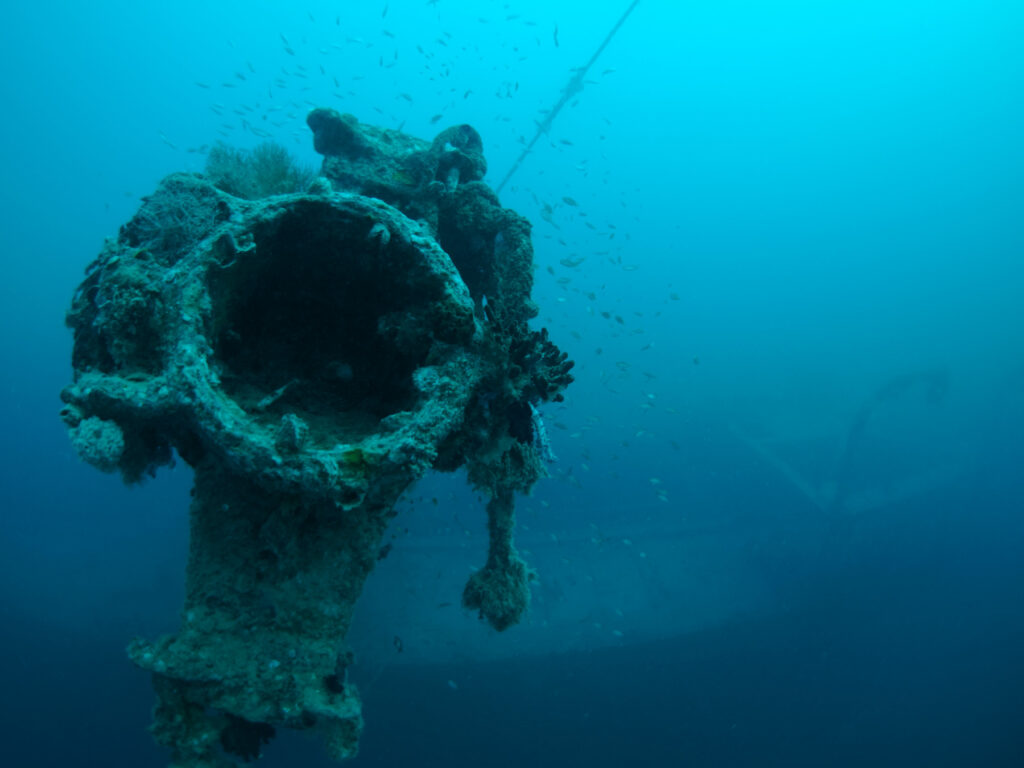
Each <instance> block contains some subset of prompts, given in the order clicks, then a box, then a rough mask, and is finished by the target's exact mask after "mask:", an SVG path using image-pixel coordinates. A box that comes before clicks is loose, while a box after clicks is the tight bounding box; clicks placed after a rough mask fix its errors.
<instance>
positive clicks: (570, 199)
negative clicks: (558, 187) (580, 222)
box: [562, 196, 579, 208]
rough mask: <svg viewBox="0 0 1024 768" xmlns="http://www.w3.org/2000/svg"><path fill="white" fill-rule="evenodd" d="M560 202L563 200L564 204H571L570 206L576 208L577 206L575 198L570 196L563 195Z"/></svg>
mask: <svg viewBox="0 0 1024 768" xmlns="http://www.w3.org/2000/svg"><path fill="white" fill-rule="evenodd" d="M562 202H563V203H565V204H566V205H571V206H572V207H573V208H576V207H578V206H579V203H577V202H576V201H575V200H573V199H572V198H571V197H569V196H565V197H563V198H562Z"/></svg>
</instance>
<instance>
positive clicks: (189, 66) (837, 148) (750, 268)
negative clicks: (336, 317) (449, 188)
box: [0, 0, 1024, 768]
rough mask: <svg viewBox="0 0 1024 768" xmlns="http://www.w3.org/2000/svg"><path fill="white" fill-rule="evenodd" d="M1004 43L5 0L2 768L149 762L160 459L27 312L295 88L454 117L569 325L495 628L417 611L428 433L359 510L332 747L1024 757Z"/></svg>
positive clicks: (338, 8) (611, 757)
mask: <svg viewBox="0 0 1024 768" xmlns="http://www.w3.org/2000/svg"><path fill="white" fill-rule="evenodd" d="M627 12H628V14H627ZM624 14H627V16H626V17H625V19H624V21H622V20H623V18H624ZM620 21H622V23H621V25H620V26H616V25H617V23H618V22H620ZM1022 38H1024V6H1021V5H1020V4H1019V3H1012V2H1005V1H1003V0H977V1H974V2H967V0H948V1H945V2H942V1H940V2H930V3H925V2H920V1H919V0H893V1H892V2H885V3H883V2H878V1H877V0H865V1H862V2H853V1H852V0H833V2H807V1H801V2H798V1H797V0H779V1H777V2H769V1H767V0H765V1H764V2H752V1H750V0H731V1H730V0H725V2H718V3H681V2H669V0H640V2H638V3H630V2H628V0H622V1H621V2H614V3H613V2H603V1H602V2H575V1H569V0H565V1H563V2H548V3H543V2H537V1H536V0H521V1H519V0H501V1H500V2H499V1H492V0H482V2H473V3H470V2H463V1H462V0H429V1H428V0H408V1H406V0H390V2H382V1H380V0H373V2H366V3H351V2H350V3H342V2H334V3H327V2H317V1H315V0H311V1H310V2H306V3H301V4H290V3H273V2H245V3H242V2H235V1H227V0H224V1H220V0H213V1H212V2H207V3H196V2H192V1H191V0H183V2H180V3H149V2H134V3H131V2H115V1H114V0H95V2H90V3H72V2H66V1H59V2H54V3H50V4H38V3H28V2H23V1H21V0H12V2H9V3H8V4H7V5H6V7H5V13H4V24H3V25H2V29H0V67H2V70H3V72H4V77H3V78H2V83H0V100H2V103H3V105H4V107H5V109H4V110H3V116H2V118H0V162H2V168H3V173H2V174H0V188H2V190H3V199H2V205H0V227H2V230H0V231H2V232H3V235H4V240H3V242H4V245H3V261H2V264H3V268H4V275H3V279H0V329H2V331H0V361H2V365H0V396H2V399H0V409H2V424H3V430H2V436H0V494H2V495H0V510H2V512H0V611H2V613H0V621H2V631H0V658H2V659H3V660H4V668H5V670H6V679H5V681H4V685H3V686H2V689H0V736H2V741H3V745H4V757H3V759H2V762H3V764H4V765H9V766H26V767H28V766H32V767H36V766H65V765H74V766H83V767H85V766H104V767H106V766H112V765H115V766H122V765H123V766H132V767H133V768H144V767H149V766H154V767H155V766H161V765H166V764H168V762H169V755H168V753H167V752H165V751H164V750H162V749H161V748H160V747H159V746H158V745H156V744H155V743H154V742H153V739H152V737H151V735H150V734H149V733H148V732H147V726H148V724H149V722H150V719H151V714H152V713H151V710H152V706H153V701H154V696H153V691H152V687H151V683H150V679H149V677H150V676H149V674H148V673H146V672H144V671H141V670H139V669H137V668H135V667H134V666H133V665H132V664H131V663H130V662H129V660H128V659H127V657H126V654H125V651H124V649H125V646H126V645H127V644H128V642H129V641H130V640H131V638H133V637H136V636H142V637H147V638H155V637H157V636H159V635H161V634H163V633H170V632H176V631H177V630H178V628H179V626H180V623H181V621H182V616H181V615H180V612H181V607H182V603H183V599H184V575H185V566H186V561H187V557H188V544H189V541H188V538H189V528H188V525H189V520H188V504H189V493H190V488H191V485H192V470H191V469H190V467H189V466H188V464H187V462H185V461H183V460H180V459H179V460H177V461H176V463H175V464H174V466H173V467H169V468H162V469H160V470H159V471H158V472H157V473H156V474H155V476H154V477H152V478H149V479H147V481H146V482H144V483H142V484H140V485H137V486H132V487H128V486H125V485H124V484H123V483H122V482H121V480H120V479H119V478H118V477H117V476H116V475H111V474H103V473H100V472H97V471H96V470H95V469H93V468H92V467H90V466H88V465H86V464H85V463H83V462H82V461H81V459H80V458H79V457H78V455H77V454H76V452H75V450H74V448H73V447H72V445H71V443H70V441H69V440H68V436H67V431H66V429H65V426H64V424H62V422H61V419H60V416H59V413H60V409H61V401H60V392H61V389H62V388H63V387H65V386H66V385H67V384H69V383H70V382H71V378H72V368H71V351H72V336H71V333H70V331H69V330H68V329H67V328H66V327H65V326H64V317H65V313H66V312H67V310H68V308H69V307H70V304H71V300H72V296H73V294H74V292H75V289H76V287H77V286H78V285H79V283H80V282H81V281H82V279H83V275H84V271H85V269H86V266H87V265H88V264H89V263H90V262H91V261H92V260H93V259H94V258H95V257H96V256H97V254H98V253H99V252H100V250H101V249H102V248H103V244H104V241H105V239H106V238H112V237H117V235H118V232H119V228H120V227H121V226H122V225H123V224H125V222H127V221H128V220H129V219H131V217H132V216H133V215H134V214H135V212H136V211H137V210H138V209H139V206H140V204H141V203H142V201H143V198H145V197H146V196H147V195H150V194H152V193H153V191H154V190H155V189H156V187H157V185H158V183H159V182H160V180H161V179H162V178H164V177H165V176H167V175H168V174H171V173H175V172H180V171H186V172H195V173H202V172H203V171H204V168H205V167H206V158H207V155H208V153H209V151H210V149H211V148H212V147H214V146H215V145H216V144H217V143H218V142H220V143H223V144H226V145H228V146H230V147H234V148H238V149H251V148H253V147H256V146H257V145H259V144H260V143H262V142H266V141H274V142H277V143H279V144H281V145H283V146H284V147H285V148H286V149H287V150H288V151H289V152H290V153H291V154H292V155H293V157H294V158H295V159H296V161H297V162H298V163H299V164H300V165H302V166H304V167H306V168H309V169H312V170H314V171H316V170H319V168H320V163H321V160H322V158H321V157H320V155H318V154H317V153H316V152H315V151H314V147H313V140H312V134H311V132H310V129H309V128H308V127H307V125H306V116H307V114H308V113H309V112H310V111H311V110H312V109H314V108H317V107H327V108H332V109H335V110H338V111H339V112H343V113H348V114H351V115H353V116H355V117H356V118H357V119H358V120H359V121H360V122H361V123H365V124H370V125H376V126H381V127H384V128H389V129H399V130H402V131H404V132H406V133H408V134H411V135H413V136H416V137H419V138H422V139H425V140H427V141H430V140H432V139H433V137H434V136H435V135H437V134H438V133H440V132H441V131H442V130H444V129H446V128H448V127H450V126H454V125H459V124H463V123H466V124H469V125H472V126H473V127H474V128H475V129H476V130H477V131H478V132H479V133H480V135H481V137H482V140H483V151H484V154H485V156H486V159H487V165H488V171H487V174H486V176H485V178H484V181H485V182H486V183H487V184H489V185H490V186H491V187H493V188H498V187H499V185H501V189H500V201H501V204H502V205H503V206H506V207H508V208H511V209H514V210H515V211H517V212H518V213H520V214H522V215H523V216H525V217H526V218H527V219H528V220H529V221H530V223H531V225H532V238H533V246H534V250H535V253H534V259H535V263H536V269H535V272H534V287H533V299H534V301H535V302H536V303H537V306H538V308H539V314H538V316H537V317H536V318H535V320H533V321H532V327H534V328H537V329H539V328H541V327H544V328H547V329H548V332H549V333H550V337H551V339H552V340H553V341H554V342H555V343H556V344H557V345H558V346H559V347H561V348H562V349H564V350H565V351H566V352H568V353H569V355H570V357H571V358H572V359H573V360H574V361H575V368H574V369H573V374H574V376H575V381H574V382H573V383H572V385H571V386H570V387H569V388H568V389H567V390H566V392H565V400H564V401H563V402H557V403H546V404H543V405H542V406H541V407H540V413H541V416H542V418H543V421H544V424H545V426H546V433H547V436H548V437H549V439H550V443H551V446H550V447H551V450H552V452H553V454H554V455H556V456H557V461H555V462H553V463H551V464H550V465H549V472H550V477H549V478H547V479H544V480H542V481H541V482H540V483H538V484H537V486H536V488H535V489H534V492H533V493H532V495H530V496H526V497H521V498H519V499H518V501H517V517H518V524H517V535H516V541H517V546H518V549H519V551H520V553H521V554H522V556H523V557H524V559H525V560H526V561H527V562H528V563H529V565H530V567H531V568H533V569H535V570H536V572H537V578H536V580H535V581H533V582H532V585H531V604H530V608H529V611H528V613H527V615H526V617H525V619H524V621H523V622H522V623H521V624H520V625H519V626H516V627H513V628H511V629H508V630H507V631H505V632H503V633H500V634H499V633H497V632H495V631H493V630H491V629H490V628H489V627H488V626H487V625H486V624H483V623H482V622H480V621H479V620H478V618H477V616H476V615H475V614H474V613H473V612H471V611H467V610H464V609H462V608H461V607H460V600H461V595H462V592H461V590H462V585H463V584H464V583H465V581H466V578H467V577H468V576H469V575H470V573H472V572H473V569H475V568H478V567H479V566H480V565H481V564H482V563H483V562H484V560H485V558H486V551H487V518H486V514H485V511H484V501H483V500H482V499H481V498H480V497H479V495H478V494H475V493H473V492H472V490H471V489H470V488H469V487H468V486H467V483H466V477H465V474H464V473H455V474H452V475H442V474H431V475H428V476H427V477H425V478H424V479H423V480H421V481H420V482H419V483H418V484H417V485H416V486H414V487H412V488H410V489H409V491H408V493H407V494H406V496H405V498H404V499H403V500H402V502H401V503H400V504H399V505H398V507H397V515H396V517H395V518H394V520H393V521H392V522H391V528H390V529H389V534H388V536H389V539H388V540H389V541H390V542H391V548H390V550H389V552H388V553H387V557H386V558H383V559H382V560H381V561H380V562H379V563H377V565H376V568H375V570H374V572H373V574H372V575H371V576H370V578H369V581H368V582H367V585H366V589H365V592H364V594H363V597H362V599H361V601H360V602H359V604H358V607H357V610H356V614H355V619H354V622H353V626H352V629H351V632H350V633H349V638H348V640H349V642H350V644H351V646H352V650H353V652H354V654H355V662H354V664H353V665H352V667H351V669H350V670H349V672H350V679H351V682H353V683H354V684H355V685H356V686H358V688H359V690H360V694H361V696H362V700H363V716H364V718H365V722H366V724H365V729H364V732H363V736H362V740H361V751H360V754H359V757H358V758H356V762H355V764H356V765H366V766H382V767H383V766H398V765H408V764H411V763H412V762H414V761H415V762H416V763H418V764H424V765H451V766H460V767H461V766H471V765H472V766H479V765H486V766H495V767H497V768H503V767H504V766H513V765H515V766H521V765H532V766H580V765H588V766H591V767H602V766H613V765H615V766H618V765H641V766H661V765H687V766H709V767H711V766H714V767H716V768H721V767H724V766H744V767H745V766H787V767H788V768H792V767H794V766H808V767H810V766H867V765H870V766H929V768H939V767H943V766H948V767H950V768H953V767H954V766H956V767H960V766H985V767H986V768H988V767H992V768H1002V767H1004V766H1005V767H1006V768H1012V767H1015V766H1021V765H1024V730H1022V728H1021V722H1022V719H1024V657H1022V654H1021V648H1022V647H1024V442H1022V437H1021V435H1022V434H1024V141H1022V137H1024V101H1022V99H1021V94H1024V49H1022V47H1021V44H1020V41H1021V39H1022ZM602 46H603V47H602ZM595 53H599V55H598V56H597V58H596V59H595V58H593V57H594V55H595ZM526 149H529V151H528V152H526V153H525V154H524V150H526ZM347 375H351V373H348V374H347ZM259 762H260V763H261V764H264V765H267V766H298V765H302V766H310V767H311V768H312V767H313V766H327V765H331V764H332V763H331V762H330V761H329V760H328V758H327V756H326V754H325V752H324V750H323V748H322V746H321V745H320V744H319V743H318V742H317V741H316V740H315V739H312V738H306V736H304V735H303V734H295V733H292V732H285V731H284V729H279V733H278V735H277V737H276V738H275V739H274V740H273V741H272V742H271V743H270V744H269V745H267V746H266V747H265V748H264V750H263V756H262V758H261V759H260V761H259Z"/></svg>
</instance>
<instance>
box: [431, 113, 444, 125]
mask: <svg viewBox="0 0 1024 768" xmlns="http://www.w3.org/2000/svg"><path fill="white" fill-rule="evenodd" d="M441 117H442V116H441V115H434V116H433V117H432V118H430V124H431V125H433V124H434V123H436V122H437V121H438V120H440V119H441Z"/></svg>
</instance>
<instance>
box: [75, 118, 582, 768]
mask: <svg viewBox="0 0 1024 768" xmlns="http://www.w3.org/2000/svg"><path fill="white" fill-rule="evenodd" d="M307 122H308V125H309V126H310V128H311V129H312V131H313V136H314V145H315V148H316V150H317V151H318V152H319V153H320V154H322V155H323V156H324V161H323V167H322V170H321V174H322V175H321V176H319V177H318V178H317V179H316V180H315V181H314V182H313V183H312V185H311V186H310V187H309V189H308V190H307V191H306V192H303V193H295V194H281V195H274V196H270V197H264V198H260V199H254V200H248V199H242V198H239V197H235V196H233V195H231V194H228V193H227V192H225V191H223V190H222V189H219V188H218V187H217V186H215V184H214V183H212V182H211V180H210V179H208V178H206V177H204V176H202V175H199V174H187V173H180V174H174V175H171V176H169V177H167V178H166V179H164V180H163V182H162V183H161V184H160V186H159V188H158V189H157V190H156V192H155V193H154V194H152V195H151V196H150V197H148V198H146V199H145V201H144V203H143V205H142V206H141V208H140V209H139V211H138V212H137V214H136V215H135V216H134V217H133V218H132V219H131V221H129V222H128V223H127V224H125V225H124V226H123V227H122V228H121V231H120V233H119V235H118V237H117V238H116V239H112V240H110V241H108V242H107V244H106V245H105V247H104V249H103V251H102V252H101V253H100V255H99V256H98V258H96V259H95V260H94V261H93V262H92V263H91V264H90V265H89V266H88V268H87V271H86V277H85V279H84V281H83V282H82V284H81V286H80V287H79V288H78V290H77V291H76V293H75V295H74V299H73V302H72V306H71V310H70V312H69V313H68V318H67V320H68V324H69V326H70V327H71V328H72V330H73V332H74V349H73V359H72V363H73V368H74V382H73V383H72V384H71V385H69V386H68V387H66V388H65V390H64V391H63V393H62V399H63V402H64V408H63V410H62V417H63V420H64V422H65V423H66V425H67V427H68V430H69V432H70V435H71V439H72V441H73V443H74V445H75V447H76V449H77V451H78V453H79V454H80V455H81V457H82V458H83V459H85V460H86V461H88V462H89V463H91V464H92V465H94V466H96V467H98V468H99V469H101V470H104V471H110V472H114V471H116V472H119V473H120V474H121V475H122V477H123V478H124V480H125V481H126V482H128V483H134V482H136V481H139V480H140V479H143V478H145V477H146V476H147V475H148V474H152V473H153V472H155V471H156V469H157V468H158V467H160V466H161V465H166V464H168V463H170V462H171V461H172V458H173V454H174V453H175V452H176V453H177V454H178V455H179V456H180V457H181V458H182V459H183V460H184V461H186V462H187V463H188V464H189V465H190V466H191V467H192V468H193V470H194V473H195V477H194V487H193V490H192V501H191V507H190V526H191V527H190V552H189V558H188V564H187V571H186V597H185V605H184V608H183V610H182V615H181V627H180V630H179V631H178V633H177V634H175V635H172V636H167V637H162V638H159V639H157V640H142V639H136V640H134V641H133V642H132V643H131V645H130V647H129V649H128V652H129V655H130V657H131V659H132V661H134V662H135V663H136V664H137V665H139V666H140V667H142V668H143V669H146V670H149V671H150V672H152V675H153V682H154V687H155V689H156V694H157V705H156V707H155V711H154V724H153V727H152V730H153V733H154V736H155V738H156V740H157V741H158V742H159V743H160V744H162V745H164V746H165V747H167V748H168V749H170V751H171V753H172V763H173V765H174V766H178V767H180V768H199V767H200V766H202V767H203V768H206V767H209V766H230V765H232V764H233V760H234V759H235V758H241V759H243V760H249V759H253V758H255V757H258V756H259V755H260V752H261V746H262V744H264V743H265V742H267V741H268V740H269V739H270V738H271V737H272V736H273V734H274V729H275V728H280V727H284V728H293V729H300V730H312V731H316V732H318V733H319V734H320V735H321V736H322V738H323V739H324V741H325V743H326V745H327V748H328V751H329V753H330V754H331V756H332V757H334V758H336V759H342V758H347V757H351V756H353V755H355V753H356V751H357V748H358V740H359V735H360V731H361V728H362V713H361V705H360V699H359V695H358V692H357V691H356V690H355V687H354V686H353V685H352V684H351V683H350V682H349V680H348V678H347V674H346V671H347V669H348V667H349V666H350V664H351V663H352V661H353V656H352V653H351V651H350V650H349V648H348V646H347V645H346V642H345V637H346V632H347V631H348V628H349V624H350V622H351V617H352V611H353V606H354V604H355V602H356V600H357V598H358V597H359V594H360V592H361V590H362V587H363V584H364V581H365V579H366V578H367V576H368V574H369V573H370V571H371V570H372V569H373V567H374V566H375V564H376V563H377V561H378V559H380V558H381V557H382V556H383V554H385V553H386V551H387V547H386V545H384V544H383V538H384V535H385V530H386V528H387V526H388V521H389V519H390V518H391V517H392V516H393V514H394V507H395V503H396V502H397V501H398V499H399V497H400V496H401V494H402V493H403V492H404V491H405V490H406V489H407V488H409V486H410V484H411V483H413V482H414V481H415V480H416V479H418V478H419V477H421V476H422V475H423V474H424V473H426V472H427V471H428V470H439V471H444V472H450V471H453V470H455V469H457V468H460V467H465V468H466V469H467V474H468V478H469V481H470V482H471V483H472V484H473V485H474V486H475V488H477V489H478V490H480V491H481V492H482V493H483V494H485V496H486V498H487V499H488V504H487V513H488V517H489V533H490V550H489V553H488V555H487V560H486V563H485V564H484V565H483V567H482V568H481V569H480V570H478V571H476V572H475V573H474V574H473V575H472V576H471V578H470V579H469V582H468V583H467V584H466V587H465V590H464V592H463V596H462V602H463V605H464V606H466V607H467V608H469V609H471V610H473V611H475V612H478V613H479V615H480V616H481V617H482V618H483V619H485V620H486V621H488V622H489V623H490V624H491V625H492V626H493V627H495V628H496V629H498V630H504V629H506V628H508V627H510V626H512V625H514V624H515V623H516V622H517V621H519V619H520V617H521V616H522V614H523V612H524V611H525V610H526V608H527V605H528V602H529V585H528V584H529V580H530V577H531V574H530V571H529V569H528V567H527V566H526V564H525V563H524V562H523V560H522V559H521V558H520V557H519V556H518V555H517V553H516V550H515V547H514V545H513V540H512V531H513V527H514V511H515V502H514V499H515V494H516V493H525V492H528V491H529V490H530V489H531V487H532V486H533V485H534V483H535V482H536V481H537V480H538V479H539V478H541V477H543V476H544V475H545V474H546V473H545V469H544V465H545V460H546V457H545V453H546V452H547V448H546V439H545V436H544V432H543V424H542V423H541V420H540V415H539V412H538V407H539V406H540V405H541V404H543V403H544V402H546V401H553V400H556V401H557V400H561V398H562V394H561V393H562V391H563V390H564V389H565V387H566V386H567V385H568V384H569V383H570V382H571V381H572V377H571V374H570V370H571V368H572V362H571V361H570V360H569V359H568V358H567V355H566V354H565V353H563V352H561V351H559V350H558V348H557V347H555V346H554V344H553V343H552V342H551V341H550V340H549V338H548V335H547V332H546V331H544V330H540V331H537V330H532V329H530V328H529V325H528V322H529V320H530V319H531V318H532V317H534V316H535V315H536V313H537V310H536V307H535V306H534V304H533V303H532V301H531V299H530V293H531V289H532V282H533V277H532V275H533V250H532V245H531V241H530V226H529V223H528V222H527V221H526V220H525V219H524V218H523V217H521V216H519V215H518V214H516V213H515V212H513V211H511V210H508V209H505V208H502V207H501V205H500V204H499V202H498V198H497V196H496V195H495V194H494V192H493V191H492V190H491V189H490V188H489V187H488V186H487V185H485V184H484V183H483V181H482V179H483V176H484V172H485V170H486V164H485V160H484V156H483V151H482V143H481V140H480V137H479V135H478V134H477V132H476V131H475V130H474V129H473V128H471V127H470V126H468V125H459V126H455V127H452V128H449V129H447V130H445V131H443V132H442V133H440V134H439V135H438V136H437V137H436V138H435V139H434V140H433V142H426V141H423V140H420V139H417V138H413V137H411V136H408V135H406V134H403V133H400V132H398V131H393V130H386V129H381V128H376V127H373V126H369V125H362V124H360V123H359V122H358V121H357V120H356V119H355V118H353V117H351V116H349V115H342V114H339V113H337V112H335V111H334V110H329V109H316V110H314V111H313V112H311V113H310V114H309V116H308V119H307Z"/></svg>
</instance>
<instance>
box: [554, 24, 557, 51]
mask: <svg viewBox="0 0 1024 768" xmlns="http://www.w3.org/2000/svg"><path fill="white" fill-rule="evenodd" d="M554 37H555V48H557V47H558V25H557V24H555V35H554Z"/></svg>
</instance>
